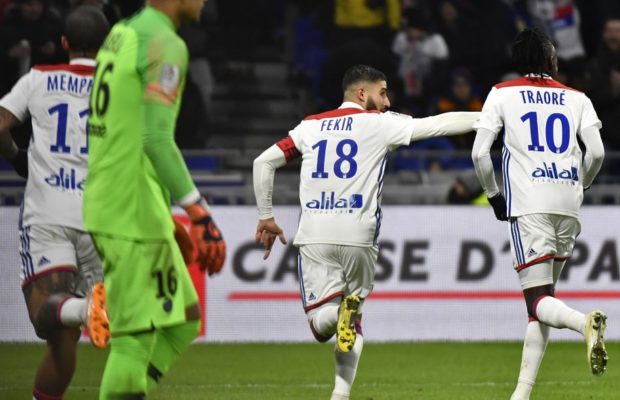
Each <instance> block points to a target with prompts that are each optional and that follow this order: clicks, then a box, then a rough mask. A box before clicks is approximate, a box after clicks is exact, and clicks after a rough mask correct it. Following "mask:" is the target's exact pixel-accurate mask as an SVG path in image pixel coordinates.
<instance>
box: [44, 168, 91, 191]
mask: <svg viewBox="0 0 620 400" xmlns="http://www.w3.org/2000/svg"><path fill="white" fill-rule="evenodd" d="M76 173H77V172H76V170H75V169H74V168H71V169H70V170H69V171H66V170H65V169H64V167H60V170H59V171H58V173H57V174H54V173H53V174H52V175H50V176H48V177H47V178H45V182H47V184H48V185H50V186H51V187H55V188H61V189H66V190H84V182H85V179H82V180H78V178H76Z"/></svg>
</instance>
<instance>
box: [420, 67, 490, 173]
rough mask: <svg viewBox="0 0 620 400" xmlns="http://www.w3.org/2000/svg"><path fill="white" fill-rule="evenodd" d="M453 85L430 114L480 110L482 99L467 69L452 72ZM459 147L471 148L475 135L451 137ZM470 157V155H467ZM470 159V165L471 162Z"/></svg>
mask: <svg viewBox="0 0 620 400" xmlns="http://www.w3.org/2000/svg"><path fill="white" fill-rule="evenodd" d="M451 82H452V85H451V86H450V91H449V93H448V95H447V96H442V97H440V98H439V99H438V100H437V102H436V103H435V104H434V106H433V107H432V108H431V111H430V114H440V113H444V112H448V111H480V110H482V100H480V98H479V97H478V96H476V95H475V94H474V90H473V87H472V76H471V74H470V73H469V71H467V70H465V69H457V70H456V71H455V72H454V73H453V74H452V81H451ZM449 139H450V140H451V141H452V143H453V144H454V145H455V146H456V148H458V149H471V146H472V145H473V144H474V136H473V135H459V136H453V137H450V138H449ZM467 158H468V159H469V158H470V157H469V155H468V156H467ZM469 161H470V160H468V163H467V164H468V165H471V163H470V162H469Z"/></svg>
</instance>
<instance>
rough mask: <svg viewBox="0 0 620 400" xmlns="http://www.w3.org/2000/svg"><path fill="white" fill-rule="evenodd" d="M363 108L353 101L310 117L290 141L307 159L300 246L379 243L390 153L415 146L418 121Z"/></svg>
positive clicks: (291, 134)
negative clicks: (386, 165)
mask: <svg viewBox="0 0 620 400" xmlns="http://www.w3.org/2000/svg"><path fill="white" fill-rule="evenodd" d="M358 107H359V106H357V105H356V104H355V103H348V102H347V103H344V104H343V105H342V106H341V108H339V109H337V110H333V111H328V112H325V113H322V114H317V115H312V116H310V117H307V118H306V119H305V120H303V121H302V122H301V123H300V124H299V125H298V126H297V127H295V128H294V129H293V130H292V131H290V132H289V138H290V139H288V138H287V139H285V140H284V141H286V140H291V139H292V141H293V143H294V146H295V149H296V151H299V152H300V153H301V155H302V164H301V178H300V187H299V200H300V202H301V218H300V221H299V229H298V230H297V235H296V236H295V244H296V245H300V244H311V243H331V244H342V245H350V246H364V247H367V246H372V245H373V244H374V243H375V241H376V238H377V236H378V234H379V227H380V225H381V189H382V186H383V177H384V172H385V163H386V159H387V154H388V152H389V151H391V150H393V149H395V148H396V147H398V146H402V145H408V144H409V143H410V142H411V136H412V132H413V130H414V126H415V120H414V119H413V118H411V117H410V116H407V115H403V114H397V113H392V112H386V113H380V112H378V111H365V110H362V109H361V108H358ZM279 146H280V147H281V148H282V149H283V150H284V151H285V154H286V150H285V147H286V146H284V145H280V144H279ZM287 158H288V156H287Z"/></svg>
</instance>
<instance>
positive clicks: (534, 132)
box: [521, 111, 570, 154]
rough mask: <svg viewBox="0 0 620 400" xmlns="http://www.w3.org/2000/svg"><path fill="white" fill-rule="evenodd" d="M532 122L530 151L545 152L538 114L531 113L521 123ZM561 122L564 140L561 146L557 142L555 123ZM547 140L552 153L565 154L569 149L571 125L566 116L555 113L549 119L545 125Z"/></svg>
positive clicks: (522, 118)
mask: <svg viewBox="0 0 620 400" xmlns="http://www.w3.org/2000/svg"><path fill="white" fill-rule="evenodd" d="M527 120H529V121H530V135H531V138H532V144H530V145H528V146H527V149H528V150H529V151H545V147H544V146H542V145H541V144H540V136H539V133H538V114H537V113H536V111H531V112H529V113H527V114H523V115H522V116H521V121H523V122H525V121H527ZM556 121H560V125H561V127H562V138H561V142H560V145H559V146H558V145H557V144H556V142H555V137H554V132H555V122H556ZM545 139H546V142H547V147H548V148H549V150H550V151H551V152H552V153H556V154H559V153H564V152H565V151H566V150H567V149H568V144H569V142H570V125H569V124H568V118H566V115H564V114H560V113H553V114H551V115H549V117H548V118H547V122H546V123H545Z"/></svg>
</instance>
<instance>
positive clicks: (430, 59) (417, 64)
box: [392, 13, 448, 115]
mask: <svg viewBox="0 0 620 400" xmlns="http://www.w3.org/2000/svg"><path fill="white" fill-rule="evenodd" d="M392 51H393V52H394V53H395V54H396V55H398V57H399V58H400V63H399V67H398V74H399V76H400V77H401V79H402V80H403V82H404V94H405V96H406V98H407V100H408V102H409V103H410V104H411V106H412V107H413V109H412V111H413V113H414V114H416V115H419V114H422V113H424V112H425V111H426V108H427V107H426V104H425V99H424V94H425V93H431V92H433V89H436V88H437V86H438V82H441V81H442V80H443V79H442V78H443V76H442V75H443V74H442V71H441V69H442V68H441V67H442V63H441V62H444V63H443V65H445V61H447V59H448V46H447V44H446V41H445V40H444V38H443V37H442V36H441V35H440V34H438V33H434V32H432V30H431V25H430V23H429V21H428V19H427V18H426V17H425V16H424V15H422V14H421V13H412V14H411V15H409V16H408V18H407V22H406V26H405V28H404V29H403V30H402V31H401V32H399V33H398V34H397V35H396V37H395V38H394V42H393V44H392ZM431 71H432V74H431Z"/></svg>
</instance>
